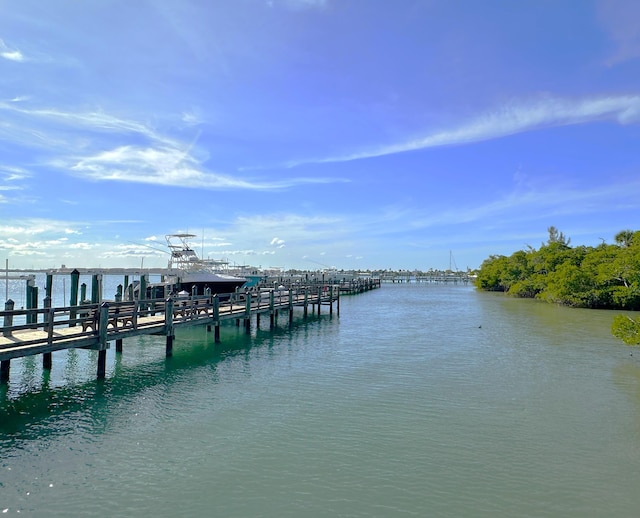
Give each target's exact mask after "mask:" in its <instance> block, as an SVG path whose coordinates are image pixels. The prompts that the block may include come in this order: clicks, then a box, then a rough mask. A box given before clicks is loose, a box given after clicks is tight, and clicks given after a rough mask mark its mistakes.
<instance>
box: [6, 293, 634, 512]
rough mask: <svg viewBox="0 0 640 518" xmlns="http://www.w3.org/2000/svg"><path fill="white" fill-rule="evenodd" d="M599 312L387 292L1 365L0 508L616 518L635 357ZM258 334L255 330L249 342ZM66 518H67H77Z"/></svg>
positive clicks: (630, 503)
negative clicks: (259, 320)
mask: <svg viewBox="0 0 640 518" xmlns="http://www.w3.org/2000/svg"><path fill="white" fill-rule="evenodd" d="M611 317H612V313H610V312H591V311H583V310H571V309H567V308H561V307H556V306H552V305H547V304H541V303H536V302H533V301H523V300H518V299H511V298H508V297H505V296H502V295H498V294H483V293H477V292H475V291H474V290H473V289H472V288H469V287H463V286H455V287H454V286H437V285H420V286H416V285H390V286H384V287H383V288H382V289H380V290H376V291H374V292H371V293H368V294H364V295H359V296H356V297H343V298H342V300H341V316H340V317H339V318H338V317H335V316H334V317H333V318H329V316H328V315H323V316H321V317H317V316H314V317H310V318H309V319H307V320H304V319H302V318H301V316H300V315H297V316H296V320H295V322H294V324H293V326H291V328H289V326H288V324H286V323H285V322H284V320H286V319H282V320H281V322H280V325H279V326H278V327H277V328H276V329H275V330H273V331H271V330H269V329H268V322H266V323H265V322H264V321H263V326H262V328H261V329H260V330H256V329H255V328H254V329H253V330H252V333H251V335H249V336H247V335H245V333H244V330H243V329H242V328H237V327H235V326H234V325H229V326H224V327H223V332H222V344H220V345H216V344H214V343H213V334H212V333H207V332H206V330H205V329H204V328H193V329H190V330H183V331H185V332H183V333H180V334H179V335H178V337H177V340H176V344H175V346H174V355H173V357H171V358H165V357H164V339H163V338H162V337H140V338H138V339H136V340H129V341H125V344H124V352H123V354H122V355H120V354H116V353H115V352H114V350H113V349H110V350H109V351H108V357H107V363H108V370H107V378H106V379H105V380H102V381H98V380H96V379H95V367H96V361H97V358H96V353H95V352H90V351H83V350H78V351H70V352H68V353H54V365H53V369H52V371H51V372H50V373H47V372H43V371H42V368H41V361H40V358H39V357H36V358H30V359H26V360H22V361H21V362H16V363H15V364H12V371H11V375H12V379H11V384H10V385H9V386H8V387H7V386H6V385H5V386H3V387H0V491H1V493H0V494H1V495H2V496H1V497H0V498H1V499H2V502H0V509H2V510H4V509H6V510H7V514H8V515H11V514H17V513H18V511H20V512H21V514H23V515H25V514H26V515H33V516H69V514H73V513H74V512H76V514H81V515H82V516H104V514H105V511H106V510H107V509H108V512H109V514H118V515H127V516H148V515H153V516H176V515H194V516H209V515H212V514H216V515H221V516H243V517H244V516H265V517H269V516H278V517H283V516H285V517H286V516H292V517H294V516H295V517H297V516H308V517H316V516H318V517H320V516H356V517H357V516H362V517H365V516H367V517H370V516H380V517H390V516H406V515H409V516H412V515H413V516H456V517H464V516H473V517H478V516H480V517H482V516H487V517H488V516H491V517H496V516H498V517H500V516H504V517H507V516H509V517H511V516H563V517H564V516H580V517H584V516H586V517H589V516H593V517H596V516H634V515H635V513H636V511H637V509H638V508H640V495H639V494H638V492H637V477H636V475H637V466H638V465H640V448H639V446H638V445H640V353H638V354H637V355H635V356H631V355H630V352H631V351H632V350H631V349H629V348H628V347H626V346H624V345H622V344H621V343H619V342H617V341H616V340H615V339H614V338H613V337H611V336H610V331H609V328H610V319H611ZM265 324H266V325H265ZM77 510H81V513H80V512H78V511H77Z"/></svg>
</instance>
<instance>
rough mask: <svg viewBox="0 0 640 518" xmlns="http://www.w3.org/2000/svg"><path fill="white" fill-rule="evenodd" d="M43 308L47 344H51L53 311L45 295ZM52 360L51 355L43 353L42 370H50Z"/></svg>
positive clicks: (49, 299)
mask: <svg viewBox="0 0 640 518" xmlns="http://www.w3.org/2000/svg"><path fill="white" fill-rule="evenodd" d="M43 304H44V307H45V309H46V310H47V312H46V313H45V314H44V323H45V329H46V330H47V341H48V342H49V344H51V343H52V342H53V320H54V310H53V308H52V307H51V296H50V295H47V296H46V297H45V298H44V301H43ZM51 364H52V358H51V353H50V352H48V353H43V354H42V368H43V369H44V370H51Z"/></svg>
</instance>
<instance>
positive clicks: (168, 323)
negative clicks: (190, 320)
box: [164, 297, 175, 357]
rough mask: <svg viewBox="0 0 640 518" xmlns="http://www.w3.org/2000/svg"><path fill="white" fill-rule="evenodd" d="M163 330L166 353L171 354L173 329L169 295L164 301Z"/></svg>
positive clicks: (171, 300) (171, 303) (171, 301)
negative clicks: (165, 338) (165, 337)
mask: <svg viewBox="0 0 640 518" xmlns="http://www.w3.org/2000/svg"><path fill="white" fill-rule="evenodd" d="M164 332H165V334H166V336H167V346H166V355H167V357H169V356H173V339H174V337H175V332H174V330H173V299H172V298H171V297H169V298H167V299H166V300H165V301H164Z"/></svg>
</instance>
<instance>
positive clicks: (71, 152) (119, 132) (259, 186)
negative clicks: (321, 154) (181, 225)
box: [0, 101, 348, 190]
mask: <svg viewBox="0 0 640 518" xmlns="http://www.w3.org/2000/svg"><path fill="white" fill-rule="evenodd" d="M1 110H5V111H8V112H12V113H16V114H19V115H21V116H22V117H26V118H31V119H33V118H39V119H45V120H47V121H49V122H53V123H57V124H58V125H63V126H65V127H66V128H67V131H77V129H78V128H83V129H85V130H89V131H90V132H92V133H86V132H85V133H83V134H82V135H80V136H79V137H78V141H79V142H82V145H79V146H76V147H75V148H74V149H69V147H70V146H69V144H68V142H66V140H67V139H66V137H65V135H64V133H61V132H60V131H57V129H56V127H55V126H54V127H53V128H52V127H50V126H47V127H46V129H42V130H36V129H33V128H32V127H31V126H29V128H28V129H25V127H26V125H23V126H20V127H8V128H6V129H5V134H6V135H7V138H16V135H22V137H21V142H23V143H26V142H28V143H29V144H30V145H33V144H34V142H36V143H39V144H41V145H42V146H44V147H47V148H50V149H53V150H55V151H56V153H57V155H56V156H55V157H53V158H51V159H50V161H49V164H50V165H51V166H53V167H56V168H59V169H61V170H63V171H65V172H70V173H71V174H73V175H75V176H80V177H83V178H85V179H88V180H93V181H117V182H126V183H142V184H154V185H162V186H177V187H185V188H197V189H208V190H224V189H244V190H279V189H288V188H291V187H294V186H297V185H307V184H328V183H345V182H347V181H348V180H347V179H344V178H329V177H315V178H313V177H312V178H309V177H299V178H284V179H278V180H268V181H265V180H263V179H253V178H242V177H239V176H237V175H230V174H224V173H219V172H214V171H210V170H207V169H206V168H204V167H203V165H202V160H201V159H200V158H199V157H198V156H196V155H197V152H196V150H195V147H196V141H197V136H196V137H195V138H194V139H193V140H192V141H191V142H183V141H180V140H178V139H175V138H172V137H170V136H167V135H166V134H164V133H163V132H161V131H159V130H157V129H156V128H154V127H153V126H151V125H148V124H145V123H142V122H139V121H135V120H131V119H126V118H120V117H115V116H113V115H110V114H108V113H105V112H103V111H99V110H96V111H84V112H81V111H79V112H72V111H62V110H57V109H41V108H31V107H29V106H25V105H24V104H16V103H12V102H2V101H0V111H1ZM182 118H183V122H185V121H186V122H190V123H192V124H196V123H197V119H196V117H195V115H194V116H191V115H188V114H183V117H182ZM101 133H109V134H114V135H115V136H116V138H120V139H121V140H124V139H126V140H127V141H131V140H132V138H134V139H136V140H141V141H143V142H144V143H143V144H126V145H116V146H114V145H113V144H112V143H111V142H110V141H107V139H105V138H102V137H101V135H100V134H101ZM78 147H79V148H80V149H78ZM105 148H106V149H105ZM78 151H81V152H82V154H80V155H79V154H78Z"/></svg>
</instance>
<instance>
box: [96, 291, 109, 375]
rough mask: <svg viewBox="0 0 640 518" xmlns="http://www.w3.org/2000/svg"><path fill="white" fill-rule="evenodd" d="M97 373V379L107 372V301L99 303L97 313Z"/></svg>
mask: <svg viewBox="0 0 640 518" xmlns="http://www.w3.org/2000/svg"><path fill="white" fill-rule="evenodd" d="M98 315H99V316H98V373H97V376H98V378H99V379H102V378H104V377H105V376H106V373H107V326H108V325H109V303H108V302H103V303H102V304H101V305H100V313H99V314H98Z"/></svg>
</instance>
